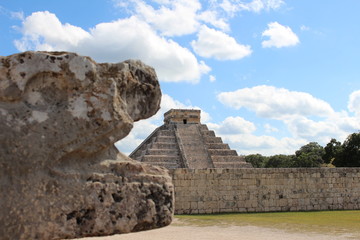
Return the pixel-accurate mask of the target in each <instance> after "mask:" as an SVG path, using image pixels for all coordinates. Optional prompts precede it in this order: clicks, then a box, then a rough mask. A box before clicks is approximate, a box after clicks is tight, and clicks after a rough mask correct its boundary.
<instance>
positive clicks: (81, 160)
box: [0, 52, 173, 239]
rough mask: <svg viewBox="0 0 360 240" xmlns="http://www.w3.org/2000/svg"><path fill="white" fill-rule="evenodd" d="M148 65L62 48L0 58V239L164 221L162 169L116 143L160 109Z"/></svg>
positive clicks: (167, 213)
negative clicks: (102, 58)
mask: <svg viewBox="0 0 360 240" xmlns="http://www.w3.org/2000/svg"><path fill="white" fill-rule="evenodd" d="M160 98H161V91H160V87H159V83H158V81H157V77H156V74H155V71H154V70H153V69H152V68H151V67H149V66H146V65H145V64H143V63H141V62H140V61H133V60H129V61H125V62H122V63H117V64H107V63H96V62H94V61H93V60H92V59H90V58H88V57H82V56H78V55H77V54H75V53H68V52H25V53H21V54H15V55H11V56H8V57H0V123H1V124H0V196H1V197H0V226H1V227H0V239H61V238H77V237H84V236H100V235H111V234H116V233H127V232H131V231H140V230H146V229H152V228H157V227H162V226H166V225H168V224H169V223H170V222H171V220H172V214H173V185H172V183H171V178H170V177H169V175H168V173H167V171H166V170H165V169H163V168H160V167H154V166H149V165H145V164H140V163H137V162H135V161H132V160H131V159H130V158H127V157H126V156H124V155H123V154H121V153H119V152H118V151H117V149H116V148H115V147H114V142H116V141H118V140H119V139H122V138H123V137H125V136H126V135H127V134H128V133H129V131H130V130H131V128H132V126H133V122H134V121H138V120H140V119H144V118H148V117H150V116H152V115H154V114H155V113H156V112H157V110H158V109H159V104H160Z"/></svg>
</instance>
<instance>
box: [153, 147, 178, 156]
mask: <svg viewBox="0 0 360 240" xmlns="http://www.w3.org/2000/svg"><path fill="white" fill-rule="evenodd" d="M146 155H166V156H179V151H178V150H177V149H156V148H151V149H148V150H147V151H146Z"/></svg>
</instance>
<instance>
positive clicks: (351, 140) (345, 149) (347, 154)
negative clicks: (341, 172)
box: [333, 133, 360, 167]
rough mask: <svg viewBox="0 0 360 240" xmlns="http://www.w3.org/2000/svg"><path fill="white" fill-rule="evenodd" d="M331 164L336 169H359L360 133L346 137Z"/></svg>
mask: <svg viewBox="0 0 360 240" xmlns="http://www.w3.org/2000/svg"><path fill="white" fill-rule="evenodd" d="M333 164H334V165H335V166H336V167H360V133H353V134H350V135H349V136H348V137H347V139H346V140H345V141H344V143H343V144H342V148H341V151H340V152H339V153H337V154H336V156H335V159H334V161H333Z"/></svg>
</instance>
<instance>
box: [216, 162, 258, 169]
mask: <svg viewBox="0 0 360 240" xmlns="http://www.w3.org/2000/svg"><path fill="white" fill-rule="evenodd" d="M214 167H215V168H251V167H252V166H251V164H249V163H247V162H226V163H215V162H214Z"/></svg>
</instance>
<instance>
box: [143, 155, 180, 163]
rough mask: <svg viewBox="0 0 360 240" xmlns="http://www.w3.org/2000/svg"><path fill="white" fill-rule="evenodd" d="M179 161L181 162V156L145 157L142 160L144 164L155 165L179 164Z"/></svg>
mask: <svg viewBox="0 0 360 240" xmlns="http://www.w3.org/2000/svg"><path fill="white" fill-rule="evenodd" d="M178 160H179V156H166V155H145V156H144V157H143V159H142V162H146V163H154V162H162V163H177V162H178Z"/></svg>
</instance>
